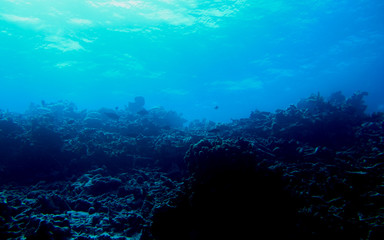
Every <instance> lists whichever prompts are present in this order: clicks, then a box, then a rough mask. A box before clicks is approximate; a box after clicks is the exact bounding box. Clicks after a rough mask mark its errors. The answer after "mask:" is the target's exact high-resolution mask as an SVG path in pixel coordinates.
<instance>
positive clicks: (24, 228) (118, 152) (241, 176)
mask: <svg viewBox="0 0 384 240" xmlns="http://www.w3.org/2000/svg"><path fill="white" fill-rule="evenodd" d="M366 95H367V93H365V92H359V93H355V94H354V95H352V96H351V97H349V98H346V97H344V96H343V94H342V93H341V92H337V93H335V94H333V95H331V96H330V97H329V98H328V99H325V98H323V97H322V96H320V95H319V94H315V95H311V96H310V97H309V98H306V99H302V100H301V101H300V102H299V103H298V104H297V105H291V106H289V107H288V108H287V109H285V110H277V111H276V112H274V113H270V112H260V111H254V112H252V113H251V114H250V116H249V118H244V119H239V120H233V121H232V122H230V123H227V124H215V123H214V122H210V121H206V120H203V121H198V120H196V121H192V122H190V123H189V125H188V126H187V127H186V126H184V124H185V122H186V121H185V120H184V119H183V118H182V117H181V115H180V114H178V113H176V112H173V111H166V110H165V109H164V108H161V107H159V108H153V109H149V110H145V109H144V108H143V106H144V103H145V102H144V99H141V98H137V99H136V100H135V103H132V104H134V105H135V109H136V110H135V109H133V108H134V106H133V105H131V106H130V107H128V108H126V109H108V108H101V109H99V110H89V111H88V110H83V111H79V110H77V108H76V106H75V105H74V104H73V103H70V102H66V101H61V102H56V103H46V102H42V103H41V104H40V105H36V104H33V105H31V107H30V109H29V110H28V111H27V112H26V113H25V114H16V113H11V112H5V111H0V238H1V239H28V240H31V239H76V240H86V239H119V240H123V239H141V240H151V239H156V240H162V239H167V240H169V239H171V240H172V239H179V240H180V239H191V240H194V239H196V240H197V239H198V240H200V239H203V240H204V239H249V238H251V239H257V238H260V237H261V236H268V239H282V238H285V239H303V240H304V239H359V240H360V239H365V240H377V239H383V238H384V212H383V211H382V205H383V204H384V188H383V187H382V186H383V185H384V178H383V177H382V172H383V171H384V114H383V113H374V114H371V115H369V114H366V113H365V109H366V105H365V104H364V96H366ZM138 108H140V110H138ZM144 110H145V111H144Z"/></svg>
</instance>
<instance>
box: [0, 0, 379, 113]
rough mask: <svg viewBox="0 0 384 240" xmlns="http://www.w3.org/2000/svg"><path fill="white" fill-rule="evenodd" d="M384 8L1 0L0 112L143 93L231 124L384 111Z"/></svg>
mask: <svg viewBox="0 0 384 240" xmlns="http://www.w3.org/2000/svg"><path fill="white" fill-rule="evenodd" d="M383 12H384V3H383V2H382V1H379V0H355V1H330V0H323V1H315V0H302V1H295V0H284V1H283V0H268V1H266V0H248V1H247V0H223V1H206V0H148V1H140V0H137V1H135V0H93V1H87V0H67V1H52V0H41V1H33V0H29V1H28V0H3V1H1V2H0V43H1V44H0V109H9V110H10V111H21V112H22V111H24V110H26V109H27V108H28V106H29V104H30V103H31V102H35V103H40V101H41V100H45V101H46V102H52V101H57V100H62V99H65V100H69V101H72V102H74V103H75V104H76V105H77V106H78V107H79V108H81V109H82V108H87V109H98V108H100V107H116V106H119V107H123V106H124V105H127V104H128V102H130V101H132V100H133V98H134V97H135V96H144V97H145V99H146V106H145V107H146V108H148V109H149V108H151V107H155V106H159V105H161V106H164V107H165V108H166V109H169V110H175V111H177V112H181V113H183V114H184V117H185V118H187V119H195V118H208V119H210V120H214V121H228V120H230V119H231V118H234V119H235V118H240V117H247V116H249V113H250V111H252V110H255V109H260V110H268V111H274V110H275V109H276V108H286V107H288V106H289V105H290V104H293V103H296V102H297V101H298V100H299V99H301V98H304V97H307V96H309V95H310V94H311V93H317V92H320V93H321V94H322V95H324V96H327V95H329V94H330V93H332V92H335V91H338V90H342V91H343V92H344V93H345V94H346V95H347V96H349V95H351V94H352V93H353V92H355V91H358V90H361V91H367V92H369V94H370V95H369V96H368V97H367V98H366V100H367V103H368V105H369V111H378V110H383V109H384V97H383V96H384V70H383V69H384V54H383V53H384V14H383Z"/></svg>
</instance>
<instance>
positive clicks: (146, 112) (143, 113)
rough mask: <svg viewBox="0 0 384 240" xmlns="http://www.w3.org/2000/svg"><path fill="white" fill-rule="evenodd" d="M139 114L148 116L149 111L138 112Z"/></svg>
mask: <svg viewBox="0 0 384 240" xmlns="http://www.w3.org/2000/svg"><path fill="white" fill-rule="evenodd" d="M137 114H139V115H140V116H145V115H147V114H148V111H147V110H145V109H143V110H141V111H138V112H137Z"/></svg>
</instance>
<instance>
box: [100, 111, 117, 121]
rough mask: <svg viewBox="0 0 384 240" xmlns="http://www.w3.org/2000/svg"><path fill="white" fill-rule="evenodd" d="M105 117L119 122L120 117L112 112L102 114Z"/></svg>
mask: <svg viewBox="0 0 384 240" xmlns="http://www.w3.org/2000/svg"><path fill="white" fill-rule="evenodd" d="M103 113H104V114H105V115H106V116H107V117H109V118H110V119H113V120H116V121H117V120H119V118H120V116H119V115H117V114H116V113H113V112H103Z"/></svg>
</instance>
